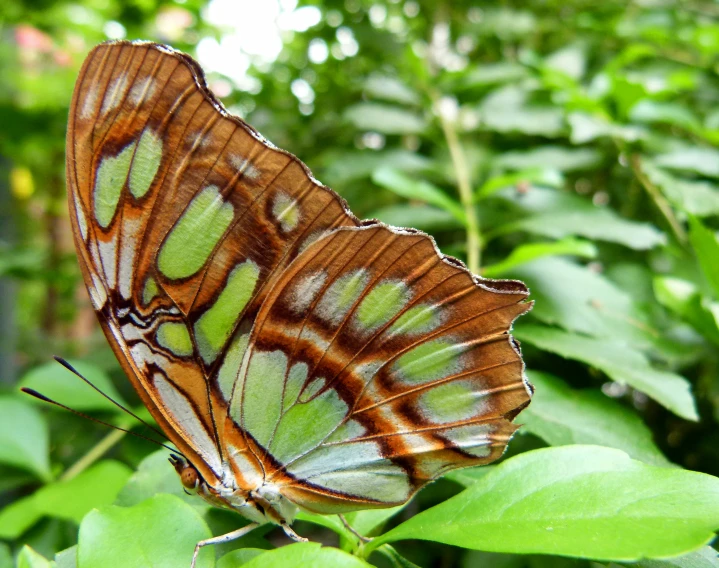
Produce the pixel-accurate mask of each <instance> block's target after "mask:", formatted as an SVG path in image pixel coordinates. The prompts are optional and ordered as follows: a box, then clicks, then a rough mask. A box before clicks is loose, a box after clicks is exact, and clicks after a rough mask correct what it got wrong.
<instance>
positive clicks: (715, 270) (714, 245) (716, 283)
mask: <svg viewBox="0 0 719 568" xmlns="http://www.w3.org/2000/svg"><path fill="white" fill-rule="evenodd" d="M689 240H690V241H691V244H692V248H693V249H694V252H695V253H696V255H697V259H699V265H700V266H701V267H702V271H703V272H704V276H706V279H707V281H708V282H709V285H710V286H711V287H712V290H714V298H716V299H719V242H717V237H716V235H715V234H714V232H713V231H710V230H709V229H707V228H706V227H705V226H704V225H702V223H701V222H700V221H699V220H698V219H696V218H695V217H690V218H689Z"/></svg>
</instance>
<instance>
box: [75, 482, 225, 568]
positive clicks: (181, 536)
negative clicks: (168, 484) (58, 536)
mask: <svg viewBox="0 0 719 568" xmlns="http://www.w3.org/2000/svg"><path fill="white" fill-rule="evenodd" d="M210 536H211V534H210V530H209V529H208V528H207V525H206V524H205V522H204V521H203V520H202V517H201V516H200V515H199V514H198V513H197V512H196V511H195V510H194V509H193V508H192V507H190V506H189V505H187V504H186V503H183V502H182V501H181V500H180V499H178V498H177V497H175V496H173V495H156V496H155V497H152V498H150V499H147V500H146V501H143V502H142V503H139V504H137V505H134V506H133V507H127V508H125V507H117V506H114V505H112V506H107V507H103V508H101V509H97V510H94V511H92V512H90V513H89V514H88V515H86V516H85V518H84V519H83V521H82V524H81V525H80V534H79V540H78V553H77V559H78V565H79V566H80V567H84V566H102V567H103V568H114V567H117V568H125V567H127V566H143V567H145V568H176V567H178V566H189V565H190V560H191V559H192V553H193V551H194V549H195V544H196V543H197V542H198V541H200V540H203V539H206V538H209V537H210ZM214 565H215V551H214V550H212V547H205V548H204V549H202V550H201V551H200V555H199V557H198V561H197V568H208V567H212V566H214Z"/></svg>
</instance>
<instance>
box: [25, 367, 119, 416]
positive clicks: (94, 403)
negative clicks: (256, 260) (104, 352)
mask: <svg viewBox="0 0 719 568" xmlns="http://www.w3.org/2000/svg"><path fill="white" fill-rule="evenodd" d="M68 363H70V364H71V365H72V366H73V367H75V369H76V370H77V371H78V372H79V373H80V374H81V375H83V376H84V377H85V378H86V379H88V380H89V381H90V382H91V383H92V384H94V385H95V386H96V387H97V388H98V389H100V390H101V391H102V392H104V393H105V394H106V395H108V396H109V397H110V398H112V399H113V400H115V401H117V402H118V403H119V404H122V405H123V406H127V403H126V402H125V401H124V400H123V398H122V397H121V396H120V393H119V392H118V391H117V389H116V388H115V385H114V384H113V383H112V380H111V379H110V377H109V375H108V374H107V373H106V372H105V371H103V370H102V369H100V368H98V367H96V366H95V365H92V364H90V363H86V362H84V361H75V360H69V361H68ZM19 386H20V387H26V388H31V389H34V390H36V391H38V392H39V393H41V394H43V395H45V396H47V397H48V398H51V399H53V400H56V401H58V402H61V403H64V404H69V405H71V406H72V408H74V409H75V410H79V411H81V412H87V411H108V412H122V411H121V410H119V409H118V407H117V406H115V405H114V404H113V403H112V402H110V401H109V400H108V399H107V398H105V397H104V396H102V395H101V394H100V393H99V392H97V391H96V390H95V389H93V388H92V387H91V386H90V385H88V384H87V383H85V382H84V381H83V380H82V379H80V378H78V377H76V376H75V375H73V374H72V373H71V372H70V371H68V370H67V369H66V368H65V367H63V366H62V365H60V364H59V363H57V362H56V361H53V362H51V363H46V364H44V365H40V366H39V367H34V368H33V369H31V370H30V371H28V372H27V373H25V375H23V377H22V378H21V379H20V384H19ZM30 400H35V399H30ZM36 402H37V403H38V404H45V403H42V402H40V401H36Z"/></svg>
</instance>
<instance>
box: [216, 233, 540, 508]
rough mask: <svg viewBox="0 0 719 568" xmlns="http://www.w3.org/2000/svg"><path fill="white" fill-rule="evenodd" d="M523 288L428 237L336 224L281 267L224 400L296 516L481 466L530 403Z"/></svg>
mask: <svg viewBox="0 0 719 568" xmlns="http://www.w3.org/2000/svg"><path fill="white" fill-rule="evenodd" d="M526 297H527V290H526V288H525V287H524V286H523V285H522V284H521V283H517V282H513V281H485V280H481V279H476V278H475V277H473V276H471V274H470V273H469V272H468V271H467V270H466V269H465V268H464V267H463V266H462V265H461V264H460V263H458V262H457V261H454V259H449V258H447V257H443V256H441V255H440V254H439V253H438V252H437V250H436V248H435V245H434V242H433V241H432V240H431V239H430V238H429V237H427V236H426V235H424V234H421V233H417V232H409V231H403V230H395V229H391V228H388V227H384V226H380V225H375V226H366V227H362V228H351V229H341V230H337V231H335V232H333V233H331V234H329V235H328V236H325V237H324V238H322V239H321V240H319V241H318V242H316V243H315V244H313V245H311V246H310V247H309V248H308V249H307V250H306V251H304V252H303V253H302V254H301V255H300V256H299V257H298V258H297V259H296V260H295V261H294V262H293V264H292V265H291V266H290V267H289V268H288V269H287V270H286V271H285V272H284V273H283V275H282V278H281V279H280V280H279V281H278V282H277V283H276V284H275V285H274V287H273V289H272V292H271V293H270V295H269V296H268V297H267V298H266V300H265V303H264V305H263V306H262V308H261V310H260V313H259V316H258V318H257V320H256V322H255V326H254V328H253V329H252V331H251V333H248V336H247V339H246V342H245V344H244V346H243V348H244V349H245V351H244V357H243V363H242V367H241V369H240V370H239V374H238V380H237V381H236V383H235V384H233V389H232V392H231V394H230V397H231V403H230V417H231V418H232V419H233V420H234V422H235V423H236V424H237V425H238V426H239V427H240V428H241V429H242V431H244V432H245V433H246V435H247V438H248V439H249V441H248V446H249V447H250V448H252V450H253V453H254V454H255V455H256V456H257V458H258V459H259V461H260V462H262V469H263V470H264V475H265V478H266V480H267V481H269V482H273V483H277V484H278V485H279V486H280V487H281V488H282V492H283V494H284V495H285V496H287V497H288V498H290V499H291V500H293V501H294V502H296V503H298V504H300V505H301V506H303V507H304V508H306V509H309V510H314V511H317V512H335V511H342V510H348V509H351V508H353V507H355V508H357V507H367V506H388V505H389V504H396V503H402V502H404V501H405V500H407V499H408V498H409V496H410V495H411V494H412V493H413V492H414V491H416V490H417V489H418V488H420V487H421V486H422V485H424V484H425V483H427V482H428V481H430V480H432V479H434V478H436V477H437V476H439V475H441V474H442V473H444V472H446V471H448V470H449V469H453V468H456V467H462V466H467V465H476V464H482V463H488V462H490V461H493V460H494V459H496V458H497V457H498V456H499V455H501V453H502V452H503V450H504V448H505V446H506V443H507V442H508V440H509V438H510V437H511V435H512V433H513V432H514V430H515V428H516V427H515V426H513V425H512V424H511V423H510V420H511V419H512V418H513V417H514V416H515V415H516V413H518V412H519V410H520V409H521V408H523V407H524V406H525V405H526V404H527V403H528V402H529V395H530V390H529V386H528V384H527V383H526V381H525V380H524V378H523V364H522V361H521V358H520V355H519V352H518V349H517V347H516V345H515V343H514V342H513V340H512V339H511V337H510V336H509V335H508V333H507V330H508V329H509V328H510V326H511V323H512V321H513V320H514V319H515V318H516V317H518V316H519V315H521V314H522V313H524V312H526V311H527V310H528V309H529V308H530V305H531V304H529V303H527V302H525V299H526Z"/></svg>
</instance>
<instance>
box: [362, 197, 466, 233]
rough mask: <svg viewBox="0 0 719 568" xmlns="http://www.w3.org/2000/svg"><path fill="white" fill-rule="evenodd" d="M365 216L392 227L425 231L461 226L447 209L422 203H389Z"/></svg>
mask: <svg viewBox="0 0 719 568" xmlns="http://www.w3.org/2000/svg"><path fill="white" fill-rule="evenodd" d="M367 217H369V218H370V219H371V218H375V219H379V220H380V221H382V222H383V223H387V224H388V225H393V226H394V227H414V228H415V229H420V230H421V231H427V232H432V231H441V230H443V229H458V228H461V227H462V224H461V223H460V222H459V221H458V220H457V218H456V217H455V216H454V215H452V214H451V213H449V212H448V211H445V210H444V209H440V208H438V207H434V206H432V205H424V204H407V203H404V204H402V205H390V206H389V207H383V208H382V209H377V210H376V211H373V212H371V213H370V214H369V215H367Z"/></svg>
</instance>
